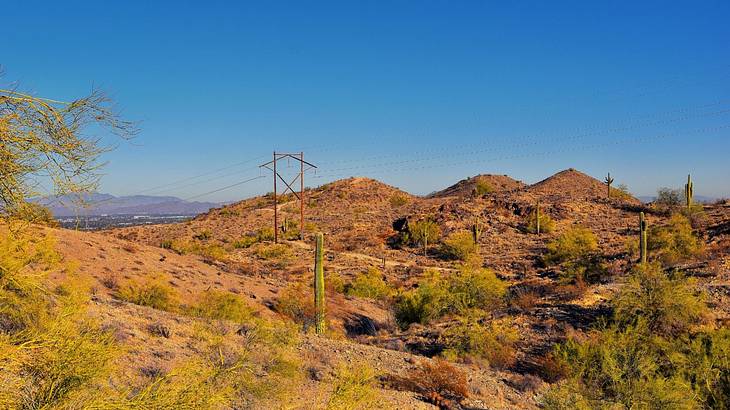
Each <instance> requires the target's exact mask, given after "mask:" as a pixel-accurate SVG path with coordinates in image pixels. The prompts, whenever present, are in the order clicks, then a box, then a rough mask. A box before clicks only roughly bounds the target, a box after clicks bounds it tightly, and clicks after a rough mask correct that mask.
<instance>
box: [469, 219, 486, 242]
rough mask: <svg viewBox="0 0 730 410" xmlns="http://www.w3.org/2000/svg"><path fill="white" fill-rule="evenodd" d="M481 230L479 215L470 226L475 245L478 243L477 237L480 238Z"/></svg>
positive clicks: (482, 227) (482, 229)
mask: <svg viewBox="0 0 730 410" xmlns="http://www.w3.org/2000/svg"><path fill="white" fill-rule="evenodd" d="M483 231H484V226H483V225H482V221H481V220H480V219H479V217H476V218H474V224H473V225H472V226H471V234H472V237H473V238H474V244H475V245H476V244H478V243H479V238H481V236H482V232H483Z"/></svg>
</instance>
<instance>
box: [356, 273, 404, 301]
mask: <svg viewBox="0 0 730 410" xmlns="http://www.w3.org/2000/svg"><path fill="white" fill-rule="evenodd" d="M345 293H347V294H348V295H350V296H358V297H363V298H369V299H379V300H385V299H388V298H389V297H390V296H391V295H392V294H393V293H394V290H393V288H392V287H391V286H390V285H388V283H387V282H386V281H385V280H384V279H383V273H382V272H380V270H378V269H377V268H369V269H368V271H367V272H365V273H361V274H359V275H357V276H356V277H355V279H354V280H353V281H352V283H350V284H348V285H346V286H345Z"/></svg>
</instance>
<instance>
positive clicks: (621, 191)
mask: <svg viewBox="0 0 730 410" xmlns="http://www.w3.org/2000/svg"><path fill="white" fill-rule="evenodd" d="M611 198H617V199H620V200H627V199H631V198H632V196H631V193H630V192H629V187H628V186H626V185H625V184H620V185H618V186H616V187H615V188H614V187H611Z"/></svg>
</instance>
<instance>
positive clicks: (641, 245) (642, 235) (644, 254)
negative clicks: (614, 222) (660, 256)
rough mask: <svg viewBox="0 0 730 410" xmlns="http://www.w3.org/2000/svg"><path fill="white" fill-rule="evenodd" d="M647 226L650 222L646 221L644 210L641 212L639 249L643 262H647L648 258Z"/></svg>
mask: <svg viewBox="0 0 730 410" xmlns="http://www.w3.org/2000/svg"><path fill="white" fill-rule="evenodd" d="M647 227H648V223H647V222H646V217H645V216H644V213H643V212H642V213H641V214H639V229H640V233H639V235H640V236H639V249H640V251H639V252H640V256H641V257H640V260H641V263H646V260H647V256H648V255H647V247H646V242H647V241H646V239H647Z"/></svg>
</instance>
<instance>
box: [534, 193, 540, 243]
mask: <svg viewBox="0 0 730 410" xmlns="http://www.w3.org/2000/svg"><path fill="white" fill-rule="evenodd" d="M535 233H537V234H538V235H540V200H539V199H538V200H537V205H536V206H535Z"/></svg>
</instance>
